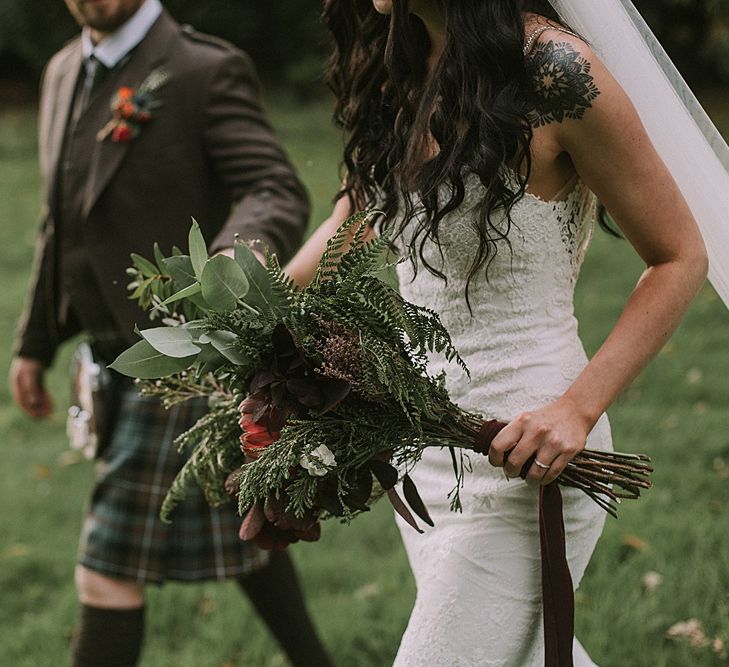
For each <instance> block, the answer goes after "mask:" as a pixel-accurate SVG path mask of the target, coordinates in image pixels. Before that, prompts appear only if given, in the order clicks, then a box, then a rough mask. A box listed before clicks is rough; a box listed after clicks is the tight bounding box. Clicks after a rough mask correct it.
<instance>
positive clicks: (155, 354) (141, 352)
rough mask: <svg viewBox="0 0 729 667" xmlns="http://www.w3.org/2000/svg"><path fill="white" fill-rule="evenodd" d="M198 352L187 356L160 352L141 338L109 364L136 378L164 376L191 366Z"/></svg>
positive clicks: (110, 366)
mask: <svg viewBox="0 0 729 667" xmlns="http://www.w3.org/2000/svg"><path fill="white" fill-rule="evenodd" d="M196 357H197V353H195V354H193V355H192V356H187V357H182V358H179V357H175V356H169V355H168V354H165V353H162V352H159V351H158V350H156V349H155V348H154V347H152V345H150V343H148V342H147V341H146V340H140V341H139V342H138V343H135V344H134V345H133V346H132V347H130V348H129V349H128V350H125V351H124V352H122V353H121V354H120V355H119V356H118V357H117V358H116V359H115V361H114V363H112V364H110V365H109V368H112V369H114V370H115V371H117V372H118V373H122V374H123V375H128V376H130V377H135V378H144V379H153V378H163V377H167V376H168V375H172V374H173V373H179V372H180V371H184V370H185V369H186V368H189V366H190V364H191V363H192V362H193V361H194V360H195V358H196Z"/></svg>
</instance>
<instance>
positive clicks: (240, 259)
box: [234, 242, 286, 314]
mask: <svg viewBox="0 0 729 667" xmlns="http://www.w3.org/2000/svg"><path fill="white" fill-rule="evenodd" d="M234 253H235V261H236V262H237V263H238V266H240V267H241V268H242V269H243V272H244V273H245V274H246V278H248V293H247V294H246V297H245V302H246V303H247V304H249V305H251V306H253V307H255V308H258V309H259V310H270V311H271V312H273V313H274V314H276V312H277V311H278V310H280V309H281V308H283V307H285V306H286V300H285V299H284V298H283V297H282V296H280V295H278V294H275V293H274V291H273V288H272V285H271V277H270V275H269V274H268V271H266V269H265V267H264V266H263V264H261V262H260V261H258V258H257V257H256V255H255V254H254V252H253V251H252V250H251V249H250V248H249V247H248V246H247V245H246V244H245V243H240V242H238V243H236V244H235V247H234Z"/></svg>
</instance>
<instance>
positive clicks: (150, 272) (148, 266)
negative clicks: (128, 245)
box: [131, 252, 159, 278]
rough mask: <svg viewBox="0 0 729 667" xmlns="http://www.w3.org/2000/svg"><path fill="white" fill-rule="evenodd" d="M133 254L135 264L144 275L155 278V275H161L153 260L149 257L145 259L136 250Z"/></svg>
mask: <svg viewBox="0 0 729 667" xmlns="http://www.w3.org/2000/svg"><path fill="white" fill-rule="evenodd" d="M131 256H132V262H133V264H134V266H136V267H137V268H138V269H139V270H140V271H141V272H142V275H144V276H146V277H147V278H154V276H157V275H159V271H158V270H157V267H156V266H155V265H154V264H152V262H150V261H149V260H148V259H145V258H144V257H142V256H141V255H137V253H136V252H133V253H132V255H131Z"/></svg>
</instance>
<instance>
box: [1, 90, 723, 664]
mask: <svg viewBox="0 0 729 667" xmlns="http://www.w3.org/2000/svg"><path fill="white" fill-rule="evenodd" d="M707 99H708V103H709V106H710V110H711V111H712V113H713V115H714V117H715V118H716V120H717V122H718V123H719V124H720V126H721V127H722V128H723V129H724V130H725V131H729V102H726V101H724V100H723V98H722V96H720V95H713V96H709V97H708V98H707ZM269 108H270V110H271V112H272V116H273V120H274V124H275V125H276V127H277V128H278V130H279V134H280V136H281V139H282V141H283V142H284V144H285V145H286V147H287V149H288V150H289V152H290V154H291V157H292V159H293V161H294V162H295V164H296V165H297V167H298V168H299V170H300V173H301V175H302V178H303V180H304V181H305V182H306V184H307V186H308V187H309V190H310V192H311V195H312V199H313V202H314V215H313V217H312V224H313V225H316V223H317V222H319V221H321V220H322V219H324V218H325V217H326V215H327V211H328V209H329V206H330V199H331V196H332V194H333V193H334V191H335V189H336V185H337V182H338V173H337V161H338V155H339V153H340V150H341V141H340V139H339V136H338V134H337V132H336V131H335V130H333V129H332V128H331V126H330V124H329V108H328V105H327V104H325V103H317V104H313V105H310V106H306V107H303V108H302V107H299V106H298V105H296V104H294V103H292V102H290V101H289V100H286V99H283V98H282V99H278V98H277V99H274V100H272V101H271V102H270V103H269ZM38 192H39V187H38V176H37V161H36V141H35V117H34V115H33V113H32V112H29V111H27V110H22V109H21V110H4V111H2V113H1V115H0V314H1V315H2V317H0V335H2V337H3V339H4V340H5V341H6V344H5V345H4V346H2V349H0V369H3V371H4V370H5V369H6V368H7V367H8V365H9V362H10V355H11V347H12V339H13V330H14V327H15V322H16V320H17V317H18V315H19V312H20V310H21V307H22V301H23V298H24V292H25V288H26V282H27V278H28V274H29V271H30V266H31V257H32V246H33V241H34V236H35V231H36V223H37V214H38V210H39V194H38ZM181 224H187V223H186V222H185V221H181ZM640 271H641V265H640V262H639V261H638V260H637V258H636V257H635V255H634V253H633V251H632V250H631V248H630V246H629V245H628V244H627V243H626V242H624V241H618V240H614V239H612V238H609V237H608V236H607V235H606V234H603V233H597V234H596V238H595V242H594V244H593V247H592V249H591V252H590V254H589V256H588V259H587V262H586V264H585V267H584V270H583V274H582V277H581V279H580V282H579V285H578V291H577V301H576V307H577V312H578V317H579V319H580V322H581V334H582V337H583V340H584V341H585V345H586V347H587V349H588V352H589V353H593V352H594V351H595V350H596V349H597V347H598V346H599V344H600V342H601V341H602V340H603V338H604V337H605V335H606V334H607V332H608V331H609V329H610V327H611V325H612V324H613V323H614V321H615V319H616V318H617V316H618V314H619V312H620V309H621V306H622V304H623V302H624V300H625V298H626V296H627V295H628V293H629V291H630V289H631V287H632V285H633V284H634V283H635V281H636V279H637V277H638V276H639V274H640ZM69 353H70V347H69V346H67V347H66V348H64V350H63V351H62V353H61V354H60V355H59V358H58V359H57V362H56V364H55V367H54V369H53V370H52V372H51V373H50V377H49V385H50V387H51V389H52V391H53V393H54V395H55V397H56V410H55V412H54V415H53V417H52V418H51V419H50V420H49V421H47V422H45V423H41V422H31V421H30V420H28V419H26V418H25V417H24V416H23V415H22V414H21V413H20V411H19V410H18V409H17V408H15V407H13V406H12V404H11V401H10V396H9V392H8V390H7V386H6V383H4V382H2V383H0V462H1V465H0V508H2V511H1V512H0V591H2V601H3V602H2V605H0V664H1V665H8V666H12V667H44V666H49V667H51V666H53V667H55V666H58V665H64V664H66V661H67V651H68V643H69V638H70V635H71V631H72V628H73V625H74V623H75V619H76V600H75V592H74V588H73V583H72V572H73V567H74V560H75V551H76V544H77V538H78V530H79V522H80V518H81V511H82V507H83V504H84V502H85V498H86V496H87V493H88V490H89V488H90V486H91V483H92V479H93V468H92V465H91V464H90V463H87V462H81V463H78V462H73V459H72V458H70V457H69V456H68V454H67V452H66V443H65V438H64V435H63V425H64V424H63V422H64V413H65V406H66V403H67V397H68V378H67V369H68V361H69ZM728 413H729V313H728V312H727V311H726V309H725V307H724V306H723V305H722V303H721V302H720V300H719V299H718V298H717V296H716V294H715V293H714V291H713V290H712V289H711V288H710V287H709V286H706V287H705V288H704V289H703V290H702V291H701V294H700V295H699V297H698V299H697V300H696V302H695V304H694V305H693V306H692V308H691V310H690V312H689V314H688V316H687V318H686V320H685V322H684V323H683V324H682V326H681V328H680V329H679V331H678V332H677V333H676V335H675V336H674V337H673V339H672V340H671V342H670V343H669V344H668V345H667V346H666V348H665V350H664V351H663V352H662V353H661V354H660V355H659V356H658V358H657V359H656V360H655V361H654V362H653V363H652V364H651V366H650V367H649V368H648V369H647V370H646V371H645V372H644V373H643V374H642V375H641V377H640V378H639V379H638V380H637V381H636V382H635V383H634V385H633V386H632V387H631V388H630V389H629V390H628V391H627V392H626V394H625V395H624V396H623V397H622V398H621V399H620V400H619V401H618V403H617V404H616V405H615V406H614V407H613V408H612V410H611V411H610V416H611V421H612V424H613V430H614V439H615V442H616V446H617V447H618V448H619V449H622V450H624V451H642V452H647V453H649V454H650V455H651V456H653V457H654V460H655V464H656V468H657V471H656V475H655V483H656V486H655V489H654V490H652V491H651V492H650V493H648V494H647V495H646V496H645V498H644V499H642V500H641V501H640V502H636V503H626V504H625V505H623V506H622V507H621V511H620V520H619V521H613V520H608V523H607V528H606V530H605V533H604V535H603V538H602V540H601V542H600V544H599V546H598V549H597V552H596V555H595V557H594V558H593V560H592V563H591V565H590V567H589V569H588V571H587V574H586V576H585V578H584V580H583V584H582V587H581V588H580V590H579V592H578V595H577V631H578V635H579V636H580V638H581V640H582V642H583V644H585V646H586V647H587V648H588V650H589V652H590V653H591V655H592V657H593V658H594V659H595V660H596V662H597V663H598V664H600V665H601V666H602V667H633V666H635V667H643V666H644V667H662V666H665V667H669V666H670V667H673V666H682V665H695V666H697V667H699V666H710V665H723V664H727V661H726V660H725V659H724V658H722V657H721V656H720V655H719V654H718V652H716V651H714V650H713V649H712V647H711V646H707V647H704V648H689V647H687V646H686V645H684V644H682V643H676V642H672V641H669V640H667V639H666V637H665V635H666V631H667V629H668V628H669V627H670V626H671V625H673V624H674V623H676V622H678V621H682V620H686V619H689V618H692V617H695V618H698V619H699V620H700V621H701V622H702V623H703V626H704V628H705V630H706V634H707V636H708V637H709V638H710V639H713V638H715V637H717V638H719V639H720V640H723V641H724V642H726V643H727V644H728V645H729V429H728V428H727V427H728V426H729V417H728ZM391 514H392V513H391V510H390V509H389V507H388V506H386V505H385V504H381V505H380V506H379V507H378V508H377V509H376V510H375V511H374V512H373V513H372V514H371V515H369V516H366V517H363V518H361V519H359V520H358V521H357V522H355V523H354V524H353V525H352V526H350V527H348V528H345V527H342V526H339V525H338V524H336V523H331V522H330V523H328V524H326V525H325V529H324V535H323V538H322V540H321V541H320V542H319V543H317V544H314V545H296V546H295V547H293V549H292V551H293V554H294V557H295V559H296V561H297V563H298V565H299V569H300V572H301V577H302V580H303V584H304V586H305V588H306V591H307V594H308V600H309V603H310V607H311V610H312V613H313V615H314V616H315V617H316V620H317V622H318V625H319V627H320V628H321V632H322V635H323V637H324V639H325V641H326V642H327V644H328V645H329V646H330V647H331V651H332V654H333V656H334V658H335V660H336V662H337V664H338V665H341V666H344V667H359V666H362V667H369V666H371V667H379V666H385V665H388V664H390V663H391V660H392V657H393V656H394V654H395V651H396V649H397V645H398V639H399V636H400V635H401V634H402V631H403V630H404V628H405V625H406V622H407V617H408V614H409V611H410V608H411V606H412V603H413V599H414V594H415V589H414V585H413V582H412V579H411V576H410V574H409V571H408V567H407V561H406V558H405V554H404V551H403V549H402V546H401V544H400V539H399V535H398V532H397V530H396V529H395V527H394V523H393V521H392V516H391ZM648 571H656V572H658V573H660V574H661V575H662V576H663V583H662V585H661V586H659V587H658V589H657V590H656V591H654V592H653V593H646V592H645V591H643V590H642V587H641V579H642V577H643V576H644V575H645V573H646V572H648ZM147 603H148V628H147V640H146V647H145V654H144V659H143V662H142V666H143V667H167V666H173V665H174V666H180V667H223V666H225V667H243V666H256V667H263V666H275V665H285V664H286V662H285V660H284V658H283V657H282V656H281V654H280V653H279V651H278V649H277V648H276V646H275V644H274V643H273V642H272V640H271V639H270V638H269V637H268V635H267V634H266V632H265V630H264V628H263V626H262V624H261V622H260V621H259V620H258V619H257V618H255V616H254V614H253V613H252V611H251V608H250V606H249V604H248V603H247V601H245V600H244V599H242V598H241V596H240V594H239V593H238V591H237V589H236V588H235V586H233V585H228V584H223V585H219V584H205V585H197V586H182V585H174V584H170V585H168V586H165V587H163V588H162V589H157V588H153V589H151V590H150V591H149V594H148V600H147ZM426 667H427V666H426ZM434 667H435V666H434ZM437 667H441V666H437Z"/></svg>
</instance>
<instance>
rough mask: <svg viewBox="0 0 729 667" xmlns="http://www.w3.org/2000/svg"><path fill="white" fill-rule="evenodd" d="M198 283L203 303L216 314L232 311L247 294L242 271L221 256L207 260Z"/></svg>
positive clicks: (234, 263) (246, 280) (245, 279)
mask: <svg viewBox="0 0 729 667" xmlns="http://www.w3.org/2000/svg"><path fill="white" fill-rule="evenodd" d="M200 283H201V284H202V295H203V298H204V299H205V302H206V303H207V304H208V306H210V308H212V309H213V310H216V311H218V312H227V311H229V310H233V308H235V306H236V305H237V303H238V300H239V299H242V298H243V297H244V296H245V295H246V293H247V292H248V279H247V278H246V274H245V273H244V272H243V269H242V268H241V267H240V266H238V264H236V262H235V261H234V260H232V259H231V258H230V257H224V256H223V255H216V256H215V257H213V258H212V259H210V260H208V262H207V264H205V268H204V269H203V272H202V278H201V280H200Z"/></svg>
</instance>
